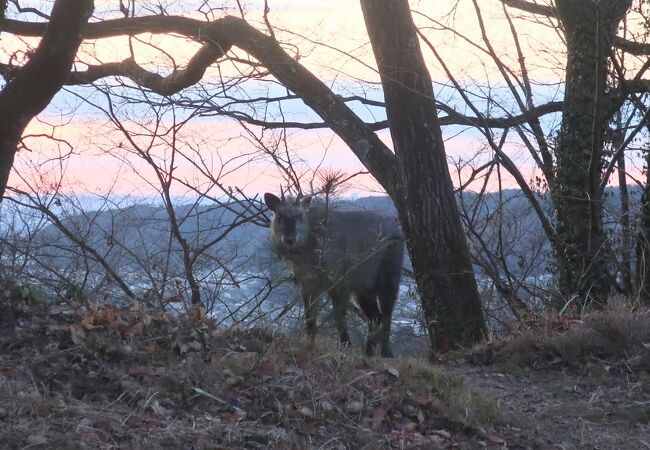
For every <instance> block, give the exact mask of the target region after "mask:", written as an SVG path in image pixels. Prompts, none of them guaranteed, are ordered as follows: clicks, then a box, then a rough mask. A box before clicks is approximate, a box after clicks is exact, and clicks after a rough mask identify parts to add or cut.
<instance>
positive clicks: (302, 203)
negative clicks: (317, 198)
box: [300, 195, 311, 208]
mask: <svg viewBox="0 0 650 450" xmlns="http://www.w3.org/2000/svg"><path fill="white" fill-rule="evenodd" d="M309 205H311V195H308V196H306V197H303V198H301V199H300V206H302V207H303V208H309Z"/></svg>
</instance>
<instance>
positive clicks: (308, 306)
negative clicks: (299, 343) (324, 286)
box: [302, 294, 318, 345]
mask: <svg viewBox="0 0 650 450" xmlns="http://www.w3.org/2000/svg"><path fill="white" fill-rule="evenodd" d="M302 300H303V302H304V303H305V321H306V322H307V336H308V337H309V343H310V345H314V342H315V341H316V318H317V316H318V297H317V296H315V295H310V294H303V296H302Z"/></svg>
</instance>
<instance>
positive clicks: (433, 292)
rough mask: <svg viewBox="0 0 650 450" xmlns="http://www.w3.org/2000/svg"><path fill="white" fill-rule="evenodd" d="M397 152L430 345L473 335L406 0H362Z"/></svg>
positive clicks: (404, 218) (449, 189) (464, 262)
mask: <svg viewBox="0 0 650 450" xmlns="http://www.w3.org/2000/svg"><path fill="white" fill-rule="evenodd" d="M361 5H362V9H363V13H364V17H365V22H366V27H367V29H368V35H369V37H370V42H371V43H372V47H373V50H374V53H375V58H376V60H377V65H378V67H379V73H380V75H381V81H382V85H383V89H384V96H385V99H386V110H387V115H388V121H389V124H390V131H391V137H392V140H393V146H394V149H395V155H396V158H397V164H396V166H397V167H396V177H395V182H394V186H392V189H389V191H390V194H391V196H392V198H393V200H394V201H395V205H396V207H397V210H398V213H399V217H400V220H401V222H402V226H403V228H404V232H405V235H406V239H407V245H408V249H409V254H410V256H411V261H412V263H413V268H414V270H415V279H416V283H417V288H418V293H419V295H420V299H421V302H422V309H423V311H424V316H425V319H426V321H427V326H428V331H429V336H430V339H431V346H432V349H433V350H434V351H435V350H441V349H445V348H447V347H448V346H450V345H455V344H470V343H474V342H476V341H478V340H479V339H480V338H481V337H482V336H483V332H484V320H483V313H482V310H481V302H480V297H479V294H478V289H477V286H476V281H475V279H474V272H473V270H472V265H471V262H470V258H469V251H468V247H467V242H466V240H465V235H464V232H463V228H462V225H461V222H460V216H459V213H458V208H457V205H456V200H455V197H454V191H453V185H452V183H451V178H450V176H449V170H448V167H447V159H446V155H445V149H444V144H443V140H442V133H441V130H440V124H439V122H438V118H437V115H436V109H435V102H434V97H433V89H432V83H431V78H430V75H429V73H428V71H427V69H426V66H425V64H424V59H423V56H422V52H421V50H420V46H419V41H418V36H417V31H416V28H415V25H414V24H413V19H412V17H411V12H410V9H409V5H408V2H407V1H406V0H383V1H378V0H362V1H361Z"/></svg>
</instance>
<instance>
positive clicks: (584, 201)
mask: <svg viewBox="0 0 650 450" xmlns="http://www.w3.org/2000/svg"><path fill="white" fill-rule="evenodd" d="M630 3H631V0H614V1H609V2H599V3H594V2H593V1H591V0H570V1H569V0H557V1H556V9H557V12H558V16H559V18H560V21H561V22H562V25H563V27H564V32H565V35H566V40H567V50H568V54H567V69H566V83H565V98H564V114H563V117H562V127H561V130H560V133H559V135H558V141H557V150H556V155H557V173H556V183H555V189H554V192H553V197H554V201H555V205H556V208H557V231H558V237H559V240H558V241H559V243H560V244H559V249H558V251H556V256H557V264H558V269H559V287H560V291H561V293H562V294H563V295H565V296H566V297H567V298H574V299H575V300H576V301H577V304H578V306H579V307H580V309H581V310H584V309H585V308H589V307H592V306H596V307H602V306H604V305H605V304H606V302H607V297H608V295H609V293H610V290H611V287H612V279H611V276H610V273H609V265H610V261H611V251H610V248H609V244H608V242H607V238H606V235H605V232H604V229H603V220H602V215H603V205H602V194H601V190H600V180H601V177H602V172H603V171H602V150H603V132H604V127H605V124H606V117H605V111H604V108H603V102H602V100H603V96H604V94H605V88H606V75H607V58H608V56H609V53H610V49H611V47H612V42H613V39H614V36H615V34H616V30H617V26H618V23H619V22H620V20H621V19H622V17H623V15H624V14H625V12H626V10H627V9H628V8H629V6H630ZM587 117H588V118H591V120H589V119H585V118H587Z"/></svg>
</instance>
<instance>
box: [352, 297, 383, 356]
mask: <svg viewBox="0 0 650 450" xmlns="http://www.w3.org/2000/svg"><path fill="white" fill-rule="evenodd" d="M357 302H358V303H359V307H360V308H361V310H362V311H363V313H364V314H365V315H366V317H367V318H368V338H367V340H366V355H368V356H372V355H373V353H374V347H375V344H376V343H377V334H378V331H379V325H380V322H381V313H380V311H379V306H378V305H377V296H376V294H375V293H374V292H372V291H370V292H364V293H362V294H358V295H357Z"/></svg>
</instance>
